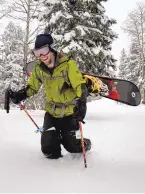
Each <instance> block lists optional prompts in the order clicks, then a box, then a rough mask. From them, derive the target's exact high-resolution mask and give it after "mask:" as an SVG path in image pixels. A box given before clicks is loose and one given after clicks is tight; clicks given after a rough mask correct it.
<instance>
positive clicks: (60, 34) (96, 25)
mask: <svg viewBox="0 0 145 194" xmlns="http://www.w3.org/2000/svg"><path fill="white" fill-rule="evenodd" d="M102 2H103V0H97V1H96V0H91V1H88V0H77V1H76V4H75V5H71V4H70V3H69V1H68V0H61V1H59V0H55V1H51V0H48V1H44V5H45V7H46V10H44V11H43V14H42V16H41V20H42V21H43V22H45V25H46V28H45V32H47V33H51V34H52V36H53V37H54V39H55V45H54V47H55V48H56V49H57V50H59V51H60V50H62V51H64V52H65V53H71V54H72V56H73V57H74V58H75V59H76V60H77V62H78V64H79V66H80V69H81V70H82V71H84V72H93V73H97V74H100V75H102V74H103V75H108V74H109V75H110V74H111V72H112V71H114V69H115V61H116V60H115V59H114V57H113V56H112V55H111V52H110V51H111V44H112V42H113V41H114V40H115V39H116V38H117V35H116V34H115V33H114V32H113V31H112V29H111V27H112V25H113V24H115V23H116V21H115V20H114V19H109V18H108V17H107V16H106V15H105V9H104V7H103V5H102Z"/></svg>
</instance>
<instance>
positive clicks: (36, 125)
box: [19, 104, 42, 133]
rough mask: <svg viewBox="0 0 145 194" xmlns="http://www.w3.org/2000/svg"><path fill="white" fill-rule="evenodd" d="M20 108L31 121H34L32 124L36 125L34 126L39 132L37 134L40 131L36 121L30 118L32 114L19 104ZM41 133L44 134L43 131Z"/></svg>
mask: <svg viewBox="0 0 145 194" xmlns="http://www.w3.org/2000/svg"><path fill="white" fill-rule="evenodd" d="M19 106H20V108H21V109H22V110H24V112H25V113H26V114H27V116H28V117H29V118H30V119H31V121H32V122H33V123H34V125H35V126H36V127H37V131H36V132H38V131H40V128H39V126H38V125H37V124H36V122H35V121H34V119H33V118H32V117H31V116H30V114H29V113H28V111H27V110H26V109H25V107H24V106H23V105H22V104H19ZM40 133H42V131H40Z"/></svg>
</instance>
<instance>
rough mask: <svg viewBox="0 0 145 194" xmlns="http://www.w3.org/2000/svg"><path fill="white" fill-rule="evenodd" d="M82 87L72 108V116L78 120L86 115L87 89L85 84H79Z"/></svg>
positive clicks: (81, 119)
mask: <svg viewBox="0 0 145 194" xmlns="http://www.w3.org/2000/svg"><path fill="white" fill-rule="evenodd" d="M81 88H82V96H81V97H80V98H79V100H78V102H77V104H76V107H75V109H74V116H75V118H76V119H78V120H79V121H83V119H84V118H85V116H86V111H87V95H88V91H87V88H86V85H85V84H82V85H81Z"/></svg>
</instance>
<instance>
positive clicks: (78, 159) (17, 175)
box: [0, 99, 145, 193]
mask: <svg viewBox="0 0 145 194" xmlns="http://www.w3.org/2000/svg"><path fill="white" fill-rule="evenodd" d="M29 113H30V114H31V116H32V117H33V118H34V120H35V121H36V122H37V123H38V125H40V126H42V123H43V116H44V111H29ZM144 117H145V107H144V105H140V106H138V107H129V106H126V105H121V104H117V103H116V102H114V101H111V100H108V99H101V100H97V101H92V102H90V103H88V113H87V116H86V119H85V121H86V124H85V125H83V128H84V136H85V137H89V138H90V139H91V141H92V150H91V151H90V152H88V153H87V164H88V168H87V169H85V168H84V164H83V157H82V155H80V154H78V155H77V154H76V155H75V154H70V153H67V152H66V151H65V150H63V153H64V157H63V158H61V159H58V160H48V159H46V158H44V156H43V154H42V153H41V151H40V134H36V133H35V130H36V129H35V126H34V125H33V123H32V122H31V121H30V119H29V118H28V117H27V115H26V114H25V112H24V111H20V110H19V109H17V110H11V111H10V113H9V114H6V112H5V111H3V110H1V111H0V123H1V128H0V180H1V181H0V192H10V193H15V192H29V193H30V192H33V193H36V192H37V193H38V192H41V193H43V192H60V193H63V192H67V193H70V192H77V193H79V192H81V193H85V192H89V193H91V192H108V193H113V192H117V193H121V192H125V193H127V192H130V193H133V192H135V193H139V192H145V184H144V183H145V122H144Z"/></svg>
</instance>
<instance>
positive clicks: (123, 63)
mask: <svg viewBox="0 0 145 194" xmlns="http://www.w3.org/2000/svg"><path fill="white" fill-rule="evenodd" d="M128 66H129V58H128V55H127V54H126V51H125V49H124V48H123V49H122V51H121V57H120V64H119V74H118V75H119V77H120V78H121V79H127V72H128Z"/></svg>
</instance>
